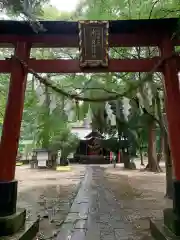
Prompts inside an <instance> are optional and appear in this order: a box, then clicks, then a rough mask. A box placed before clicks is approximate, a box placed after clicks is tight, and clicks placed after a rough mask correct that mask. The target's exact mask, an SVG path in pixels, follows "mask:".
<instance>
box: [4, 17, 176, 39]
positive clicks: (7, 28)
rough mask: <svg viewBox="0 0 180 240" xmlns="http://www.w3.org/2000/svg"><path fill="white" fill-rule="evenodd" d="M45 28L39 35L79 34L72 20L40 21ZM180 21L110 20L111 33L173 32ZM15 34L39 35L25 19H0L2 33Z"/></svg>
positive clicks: (169, 19) (76, 23) (76, 24)
mask: <svg viewBox="0 0 180 240" xmlns="http://www.w3.org/2000/svg"><path fill="white" fill-rule="evenodd" d="M40 23H42V24H43V26H44V28H45V29H46V30H47V31H46V32H44V33H41V34H38V35H41V36H43V35H46V36H47V35H56V34H66V35H74V34H78V32H79V30H78V22H71V21H40ZM178 23H179V19H178V18H165V19H145V20H116V21H109V33H110V34H123V33H138V32H149V31H153V32H154V33H155V32H158V33H163V32H166V33H169V34H172V33H173V32H174V31H176V30H177V27H178ZM4 34H6V35H7V34H8V35H9V34H13V35H21V36H23V35H26V36H27V35H31V36H32V35H37V33H35V32H34V31H33V30H32V28H31V26H30V25H29V23H28V22H24V21H11V20H1V21H0V35H4Z"/></svg>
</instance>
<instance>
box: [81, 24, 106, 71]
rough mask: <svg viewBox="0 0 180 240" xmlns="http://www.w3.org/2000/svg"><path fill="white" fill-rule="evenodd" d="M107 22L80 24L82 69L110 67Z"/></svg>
mask: <svg viewBox="0 0 180 240" xmlns="http://www.w3.org/2000/svg"><path fill="white" fill-rule="evenodd" d="M108 34H109V23H108V22H107V21H80V22H79V49H80V67H108Z"/></svg>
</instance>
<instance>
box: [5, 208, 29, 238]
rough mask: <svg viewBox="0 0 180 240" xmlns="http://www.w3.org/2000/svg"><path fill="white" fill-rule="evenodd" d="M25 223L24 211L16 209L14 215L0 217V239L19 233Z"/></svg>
mask: <svg viewBox="0 0 180 240" xmlns="http://www.w3.org/2000/svg"><path fill="white" fill-rule="evenodd" d="M25 221H26V210H25V209H17V211H16V213H15V214H13V215H10V216H7V217H0V237H1V236H9V235H11V234H14V233H16V232H17V231H19V229H20V228H21V227H23V226H24V223H25Z"/></svg>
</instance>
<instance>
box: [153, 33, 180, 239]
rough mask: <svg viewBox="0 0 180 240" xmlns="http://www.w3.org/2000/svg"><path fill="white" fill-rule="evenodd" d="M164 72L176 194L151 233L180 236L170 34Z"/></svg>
mask: <svg viewBox="0 0 180 240" xmlns="http://www.w3.org/2000/svg"><path fill="white" fill-rule="evenodd" d="M160 51H161V56H162V58H166V60H165V61H164V63H163V74H164V95H165V106H166V114H167V122H168V136H169V143H170V149H171V156H172V160H173V167H174V175H175V179H174V182H173V185H174V196H173V208H169V209H164V220H163V222H162V223H161V222H156V221H150V227H151V233H152V235H153V237H154V238H155V239H176V240H177V239H180V85H179V78H178V62H177V59H176V57H175V56H174V57H172V56H173V53H174V46H173V44H172V41H171V39H170V38H169V37H167V38H166V39H164V40H163V42H162V44H161V46H160Z"/></svg>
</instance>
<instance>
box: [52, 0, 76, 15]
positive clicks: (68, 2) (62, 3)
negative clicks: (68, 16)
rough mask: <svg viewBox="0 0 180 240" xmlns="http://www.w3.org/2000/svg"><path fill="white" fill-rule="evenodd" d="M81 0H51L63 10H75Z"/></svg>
mask: <svg viewBox="0 0 180 240" xmlns="http://www.w3.org/2000/svg"><path fill="white" fill-rule="evenodd" d="M78 2H79V0H51V1H50V3H51V4H52V5H54V6H55V7H57V8H58V9H59V10H61V11H68V12H70V11H73V10H74V9H75V7H76V5H77V4H78Z"/></svg>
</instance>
